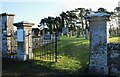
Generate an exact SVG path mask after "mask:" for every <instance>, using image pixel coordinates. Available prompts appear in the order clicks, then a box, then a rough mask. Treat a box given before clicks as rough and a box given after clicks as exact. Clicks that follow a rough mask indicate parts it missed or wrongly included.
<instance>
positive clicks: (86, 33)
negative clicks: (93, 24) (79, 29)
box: [85, 29, 88, 39]
mask: <svg viewBox="0 0 120 77" xmlns="http://www.w3.org/2000/svg"><path fill="white" fill-rule="evenodd" d="M85 39H88V29H86V31H85Z"/></svg>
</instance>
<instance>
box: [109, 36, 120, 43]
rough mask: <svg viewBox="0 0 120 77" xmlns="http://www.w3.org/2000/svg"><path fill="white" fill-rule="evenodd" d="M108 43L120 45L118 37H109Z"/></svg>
mask: <svg viewBox="0 0 120 77" xmlns="http://www.w3.org/2000/svg"><path fill="white" fill-rule="evenodd" d="M109 42H110V43H120V37H110V38H109Z"/></svg>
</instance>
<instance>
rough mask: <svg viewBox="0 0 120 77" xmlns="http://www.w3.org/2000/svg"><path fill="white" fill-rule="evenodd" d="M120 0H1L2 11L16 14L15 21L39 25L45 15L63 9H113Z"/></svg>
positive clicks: (54, 13)
mask: <svg viewBox="0 0 120 77" xmlns="http://www.w3.org/2000/svg"><path fill="white" fill-rule="evenodd" d="M118 2H119V0H19V1H18V0H1V1H0V13H3V12H7V13H13V14H15V21H14V22H20V21H29V22H33V23H35V25H38V24H39V22H40V20H41V19H42V18H44V17H48V16H53V17H56V16H58V15H59V14H60V13H61V12H62V11H67V10H68V11H69V10H73V9H75V8H81V7H84V8H92V10H94V11H96V10H97V9H98V8H99V7H103V8H105V9H107V10H108V11H113V10H114V8H115V7H117V6H118Z"/></svg>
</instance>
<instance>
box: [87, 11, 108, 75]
mask: <svg viewBox="0 0 120 77" xmlns="http://www.w3.org/2000/svg"><path fill="white" fill-rule="evenodd" d="M109 16H110V15H109V14H106V13H94V14H91V15H90V16H88V19H89V24H90V60H89V61H90V64H89V73H90V74H97V75H108V64H107V63H108V62H107V60H108V59H107V43H108V33H109V32H108V26H107V25H108V23H107V21H108V20H109Z"/></svg>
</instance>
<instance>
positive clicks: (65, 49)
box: [3, 36, 117, 75]
mask: <svg viewBox="0 0 120 77" xmlns="http://www.w3.org/2000/svg"><path fill="white" fill-rule="evenodd" d="M116 40H117V37H113V38H110V39H109V41H110V42H116ZM88 64H89V40H86V39H84V38H76V37H74V36H73V37H69V38H68V37H66V36H62V37H61V39H60V41H58V61H57V62H49V61H40V60H39V61H35V60H29V61H25V62H21V61H14V60H6V59H3V74H5V75H6V74H8V75H9V74H15V75H19V74H27V75H31V74H37V75H39V74H46V75H48V74H80V75H84V74H86V73H87V67H88Z"/></svg>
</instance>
